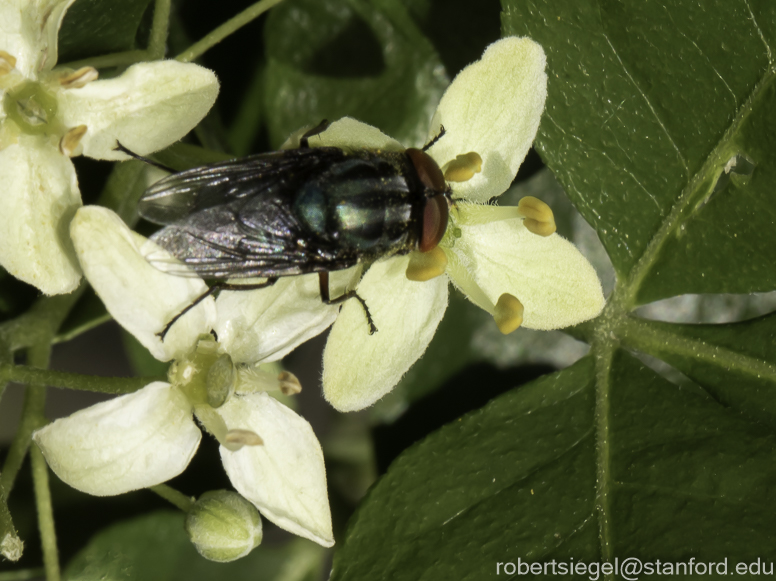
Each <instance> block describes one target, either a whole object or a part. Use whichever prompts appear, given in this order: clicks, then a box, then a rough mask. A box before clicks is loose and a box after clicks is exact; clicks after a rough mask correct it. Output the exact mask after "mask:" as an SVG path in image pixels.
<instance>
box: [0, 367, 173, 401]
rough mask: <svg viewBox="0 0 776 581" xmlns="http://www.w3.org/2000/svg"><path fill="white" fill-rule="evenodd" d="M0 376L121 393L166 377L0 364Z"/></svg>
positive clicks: (130, 391)
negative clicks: (70, 371)
mask: <svg viewBox="0 0 776 581" xmlns="http://www.w3.org/2000/svg"><path fill="white" fill-rule="evenodd" d="M0 377H2V378H4V379H6V380H7V381H13V382H16V383H23V384H25V385H31V384H39V385H48V386H51V387H63V388H65V389H77V390H81V391H94V392H97V393H108V394H112V395H121V394H125V393H133V392H135V391H137V390H138V389H141V388H142V387H145V386H146V385H148V384H149V383H151V382H153V381H166V379H167V378H166V377H164V376H162V377H99V376H96V375H81V374H80V373H68V372H66V371H52V370H51V369H41V368H39V367H28V366H25V365H0Z"/></svg>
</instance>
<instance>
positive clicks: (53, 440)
mask: <svg viewBox="0 0 776 581" xmlns="http://www.w3.org/2000/svg"><path fill="white" fill-rule="evenodd" d="M201 437H202V434H201V432H200V431H199V429H198V428H197V426H196V425H195V424H194V420H193V419H192V415H191V404H189V402H188V400H187V399H186V397H185V396H184V395H183V393H182V392H181V391H180V390H178V389H177V388H173V387H171V386H170V384H168V383H163V382H159V381H158V382H154V383H151V384H149V385H147V386H145V387H144V388H143V389H141V390H139V391H136V392H135V393H131V394H128V395H123V396H121V397H117V398H114V399H111V400H108V401H105V402H102V403H98V404H96V405H93V406H91V407H89V408H86V409H84V410H81V411H79V412H76V413H74V414H73V415H71V416H69V417H67V418H62V419H60V420H56V421H55V422H53V423H51V424H49V425H48V426H46V427H44V428H42V429H40V430H38V431H37V432H35V435H34V436H33V439H34V440H35V443H36V444H37V445H38V446H39V447H40V449H41V451H42V452H43V455H44V456H45V457H46V461H47V462H48V464H49V466H51V469H52V470H53V471H54V473H55V474H56V475H57V476H59V477H60V478H61V479H62V480H63V481H64V482H66V483H67V484H69V485H70V486H72V487H73V488H76V489H78V490H80V491H82V492H86V493H87V494H94V495H96V496H112V495H114V494H123V493H124V492H129V491H130V490H137V489H139V488H147V487H148V486H155V485H157V484H160V483H162V482H165V481H167V480H169V479H170V478H173V477H175V476H177V475H178V474H180V473H181V472H183V470H184V469H185V468H186V466H188V465H189V462H190V461H191V458H192V456H193V455H194V452H196V450H197V446H199V441H200V439H201Z"/></svg>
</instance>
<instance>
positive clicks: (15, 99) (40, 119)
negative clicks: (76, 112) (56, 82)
mask: <svg viewBox="0 0 776 581" xmlns="http://www.w3.org/2000/svg"><path fill="white" fill-rule="evenodd" d="M3 110H4V111H5V114H6V115H8V117H9V119H12V120H13V121H14V122H15V123H16V124H17V125H18V126H19V129H21V130H22V132H24V133H27V134H28V135H43V134H46V133H53V132H54V128H53V127H52V125H54V122H55V120H56V115H57V99H56V97H55V96H54V95H52V94H51V93H49V92H48V91H47V90H46V89H45V88H43V85H41V84H40V83H37V82H35V81H27V82H25V83H22V84H21V85H19V86H18V87H15V88H14V89H11V90H9V91H7V92H6V93H5V97H4V98H3Z"/></svg>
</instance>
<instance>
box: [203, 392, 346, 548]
mask: <svg viewBox="0 0 776 581" xmlns="http://www.w3.org/2000/svg"><path fill="white" fill-rule="evenodd" d="M218 413H219V414H220V415H221V416H222V417H223V419H224V421H225V422H226V424H227V426H228V427H229V429H247V430H251V431H253V432H255V433H257V434H258V435H259V436H260V437H261V438H262V440H263V441H264V444H263V445H260V446H244V447H243V448H241V449H240V450H238V451H236V452H230V451H229V450H227V449H226V448H224V447H223V446H221V448H220V451H221V460H222V461H223V463H224V469H225V470H226V474H227V475H228V476H229V480H231V481H232V485H233V486H234V487H235V489H236V490H237V492H239V493H240V494H242V495H243V496H244V497H245V498H247V499H248V500H250V501H251V502H252V503H253V504H254V505H256V508H258V509H259V511H260V512H261V514H263V515H264V516H265V517H267V518H268V519H269V520H271V521H272V522H273V523H275V524H276V525H278V526H279V527H280V528H282V529H285V530H287V531H289V532H291V533H294V534H295V535H299V536H300V537H305V538H306V539H310V540H311V541H315V542H316V543H318V544H320V545H323V546H324V547H331V546H332V545H333V544H334V535H333V533H332V529H331V511H330V509H329V496H328V491H327V489H326V470H325V467H324V464H323V452H322V451H321V445H320V444H319V443H318V439H317V438H316V437H315V434H314V433H313V429H312V428H311V427H310V424H308V423H307V422H306V421H305V420H304V419H302V418H301V417H300V416H298V415H297V414H295V413H294V412H293V411H291V410H290V409H289V408H287V407H286V406H284V405H283V404H281V403H279V402H278V401H277V400H275V399H274V398H272V397H270V396H269V395H267V394H266V393H256V394H251V395H246V396H242V397H232V398H230V399H229V400H228V401H227V402H226V403H225V404H224V405H223V406H221V407H220V408H218Z"/></svg>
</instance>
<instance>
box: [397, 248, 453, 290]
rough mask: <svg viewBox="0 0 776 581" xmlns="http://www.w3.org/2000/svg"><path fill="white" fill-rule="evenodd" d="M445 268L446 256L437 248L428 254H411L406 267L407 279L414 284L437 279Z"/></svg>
mask: <svg viewBox="0 0 776 581" xmlns="http://www.w3.org/2000/svg"><path fill="white" fill-rule="evenodd" d="M445 268H447V256H446V255H445V253H444V251H443V250H442V249H441V248H440V247H439V246H437V247H436V248H433V249H432V250H429V251H428V252H413V253H412V254H410V263H409V264H408V265H407V278H408V279H410V280H414V281H416V282H425V281H427V280H431V279H432V278H436V277H438V276H439V275H440V274H442V273H444V272H445Z"/></svg>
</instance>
